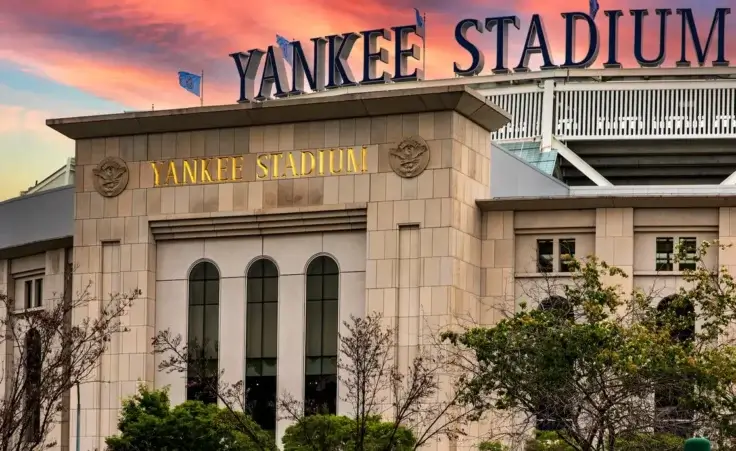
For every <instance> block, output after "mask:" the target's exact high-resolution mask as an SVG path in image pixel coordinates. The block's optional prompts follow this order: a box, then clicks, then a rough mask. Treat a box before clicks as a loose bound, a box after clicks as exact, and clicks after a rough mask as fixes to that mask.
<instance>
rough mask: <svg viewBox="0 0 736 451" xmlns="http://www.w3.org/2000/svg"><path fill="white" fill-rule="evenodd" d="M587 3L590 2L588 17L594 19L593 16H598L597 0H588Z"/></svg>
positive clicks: (598, 6)
mask: <svg viewBox="0 0 736 451" xmlns="http://www.w3.org/2000/svg"><path fill="white" fill-rule="evenodd" d="M589 1H590V17H592V18H594V19H595V15H596V14H598V10H599V9H600V5H598V0H589Z"/></svg>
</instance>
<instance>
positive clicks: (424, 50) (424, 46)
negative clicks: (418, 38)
mask: <svg viewBox="0 0 736 451" xmlns="http://www.w3.org/2000/svg"><path fill="white" fill-rule="evenodd" d="M422 20H423V21H424V33H422V79H423V80H426V79H427V13H424V18H423V19H422Z"/></svg>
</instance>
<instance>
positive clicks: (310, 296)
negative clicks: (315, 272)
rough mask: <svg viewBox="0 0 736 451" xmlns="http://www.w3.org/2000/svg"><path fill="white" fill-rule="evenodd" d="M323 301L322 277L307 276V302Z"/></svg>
mask: <svg viewBox="0 0 736 451" xmlns="http://www.w3.org/2000/svg"><path fill="white" fill-rule="evenodd" d="M319 300H322V276H307V301H319Z"/></svg>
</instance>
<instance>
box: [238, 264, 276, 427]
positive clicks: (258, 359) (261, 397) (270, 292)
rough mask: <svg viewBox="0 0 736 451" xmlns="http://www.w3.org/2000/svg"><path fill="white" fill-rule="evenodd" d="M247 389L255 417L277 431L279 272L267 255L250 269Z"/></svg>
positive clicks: (247, 311)
mask: <svg viewBox="0 0 736 451" xmlns="http://www.w3.org/2000/svg"><path fill="white" fill-rule="evenodd" d="M247 284H248V299H247V308H246V327H245V330H246V334H247V336H246V341H245V367H246V369H245V388H246V390H248V395H247V397H248V408H249V410H250V414H251V416H252V417H253V419H254V420H255V421H256V423H258V424H259V425H260V426H261V427H262V428H263V429H265V430H267V431H274V430H276V355H277V349H278V346H277V343H278V337H277V332H278V316H279V312H278V307H279V304H278V301H279V273H278V269H276V265H275V264H274V263H273V262H272V261H271V260H267V259H265V258H262V259H260V260H257V261H255V262H254V263H253V264H252V265H251V266H250V268H248V279H247Z"/></svg>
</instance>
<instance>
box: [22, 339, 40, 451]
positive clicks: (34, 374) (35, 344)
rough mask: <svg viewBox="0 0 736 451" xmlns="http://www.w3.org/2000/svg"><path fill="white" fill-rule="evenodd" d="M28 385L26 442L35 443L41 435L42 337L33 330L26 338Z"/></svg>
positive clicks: (25, 426)
mask: <svg viewBox="0 0 736 451" xmlns="http://www.w3.org/2000/svg"><path fill="white" fill-rule="evenodd" d="M25 348H26V349H25V353H26V355H25V357H26V358H25V360H26V385H25V398H26V399H25V408H26V415H25V418H24V419H25V421H26V424H25V425H24V428H25V429H24V430H25V438H26V442H29V443H35V442H36V441H37V440H38V439H39V437H40V435H41V393H40V387H41V382H42V381H41V369H42V368H41V365H42V357H41V352H42V350H41V336H40V335H39V333H38V331H37V330H36V329H31V330H29V331H28V333H27V334H26V338H25Z"/></svg>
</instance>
